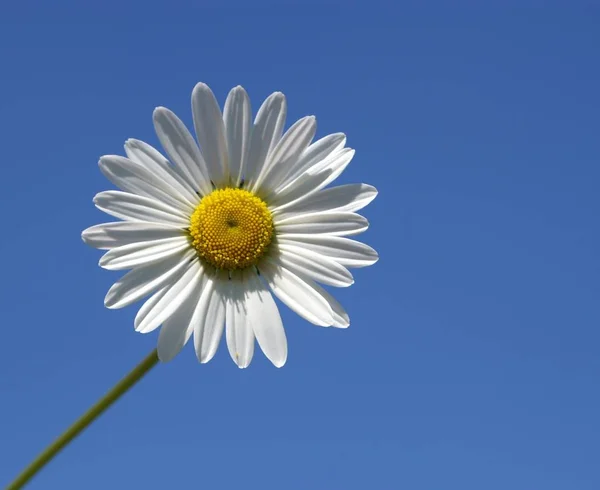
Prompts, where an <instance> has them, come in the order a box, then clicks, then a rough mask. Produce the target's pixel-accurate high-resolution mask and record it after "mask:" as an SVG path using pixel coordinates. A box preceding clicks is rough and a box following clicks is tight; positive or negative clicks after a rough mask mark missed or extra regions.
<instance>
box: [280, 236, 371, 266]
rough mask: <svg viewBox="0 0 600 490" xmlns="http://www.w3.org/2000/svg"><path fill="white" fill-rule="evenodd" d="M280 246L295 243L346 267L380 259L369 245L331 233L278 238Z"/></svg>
mask: <svg viewBox="0 0 600 490" xmlns="http://www.w3.org/2000/svg"><path fill="white" fill-rule="evenodd" d="M278 241H279V243H280V246H283V245H286V244H287V245H295V246H297V247H302V248H304V249H305V250H308V251H313V252H317V253H318V254H322V255H325V256H327V257H331V258H332V259H334V260H335V261H336V262H338V263H340V264H342V265H344V266H346V267H366V266H369V265H373V264H374V263H375V262H377V261H378V260H379V255H377V252H376V251H375V250H374V249H373V248H371V247H369V246H368V245H366V244H364V243H361V242H357V241H355V240H351V239H350V238H343V237H337V236H329V235H294V236H293V237H292V236H290V237H286V238H281V237H279V238H278Z"/></svg>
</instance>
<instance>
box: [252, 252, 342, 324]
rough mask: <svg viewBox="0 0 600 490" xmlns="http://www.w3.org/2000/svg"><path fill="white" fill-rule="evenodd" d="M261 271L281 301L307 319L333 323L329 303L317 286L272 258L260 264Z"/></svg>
mask: <svg viewBox="0 0 600 490" xmlns="http://www.w3.org/2000/svg"><path fill="white" fill-rule="evenodd" d="M260 273H261V275H262V276H263V277H264V278H265V280H266V281H267V282H268V284H269V287H270V288H271V290H272V291H273V293H274V294H275V296H277V297H278V298H279V299H280V300H281V301H283V302H284V303H285V304H286V305H287V306H288V307H289V308H290V309H291V310H293V311H295V312H296V313H297V314H298V315H300V316H301V317H302V318H304V319H305V320H307V321H309V322H311V323H313V324H315V325H321V326H328V325H331V324H332V323H333V316H332V311H331V308H330V307H329V303H327V301H325V299H324V298H323V296H321V294H319V292H318V291H316V290H315V288H313V287H311V286H310V285H309V284H308V283H307V282H306V281H304V280H303V279H301V278H300V277H298V276H297V275H296V274H294V273H293V272H291V271H290V270H288V269H286V268H285V267H283V266H282V265H281V264H280V263H279V262H277V261H276V260H273V259H271V258H266V259H264V260H263V261H262V262H261V264H260Z"/></svg>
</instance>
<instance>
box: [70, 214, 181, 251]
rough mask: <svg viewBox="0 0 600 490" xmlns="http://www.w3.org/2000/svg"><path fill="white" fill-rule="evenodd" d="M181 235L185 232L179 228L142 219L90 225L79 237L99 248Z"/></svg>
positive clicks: (109, 247) (105, 248)
mask: <svg viewBox="0 0 600 490" xmlns="http://www.w3.org/2000/svg"><path fill="white" fill-rule="evenodd" d="M181 236H185V232H184V231H183V230H182V229H181V228H178V227H175V226H170V225H162V224H159V223H148V222H143V221H115V222H114V223H102V224H100V225H95V226H91V227H90V228H88V229H87V230H84V231H83V232H82V233H81V238H82V239H83V241H84V242H85V243H86V244H88V245H89V246H91V247H94V248H99V249H101V250H108V249H111V248H115V247H121V246H123V245H128V244H130V243H137V242H148V241H151V240H160V239H163V238H175V237H181Z"/></svg>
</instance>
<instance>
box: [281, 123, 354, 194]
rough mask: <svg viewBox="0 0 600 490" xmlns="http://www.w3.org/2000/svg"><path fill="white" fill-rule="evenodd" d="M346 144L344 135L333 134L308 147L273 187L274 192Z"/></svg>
mask: <svg viewBox="0 0 600 490" xmlns="http://www.w3.org/2000/svg"><path fill="white" fill-rule="evenodd" d="M345 144H346V135H345V134H344V133H335V134H330V135H328V136H325V137H324V138H321V139H320V140H317V141H315V142H314V143H313V144H312V145H310V146H309V147H308V148H307V149H306V150H305V151H304V153H302V155H301V156H300V158H299V159H298V160H297V161H296V163H294V164H293V165H292V167H291V168H290V171H289V172H288V174H287V175H286V176H285V178H284V179H282V181H281V182H280V183H279V185H278V186H277V187H275V192H279V191H280V190H281V189H283V188H284V187H285V186H286V185H287V184H289V183H290V182H292V181H293V180H295V179H296V178H297V177H299V176H300V175H302V174H303V173H304V172H305V171H306V170H308V169H309V168H312V167H314V166H315V165H317V164H318V163H319V162H322V161H324V160H326V159H327V157H329V156H330V155H331V154H333V153H334V152H335V151H336V150H339V149H341V148H342V147H343V146H344V145H345Z"/></svg>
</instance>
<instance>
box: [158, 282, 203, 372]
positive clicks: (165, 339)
mask: <svg viewBox="0 0 600 490" xmlns="http://www.w3.org/2000/svg"><path fill="white" fill-rule="evenodd" d="M201 292H202V280H200V281H197V282H196V286H195V288H194V289H193V291H192V292H191V293H190V294H189V296H188V297H187V298H186V299H185V300H184V301H183V303H181V306H179V308H177V310H175V312H174V313H173V314H172V315H171V316H170V317H169V318H167V319H166V320H165V321H164V324H163V326H162V328H161V329H160V333H159V335H158V346H157V351H158V358H159V359H160V360H161V362H169V361H170V360H171V359H173V358H174V357H175V356H176V355H177V354H179V352H180V351H181V349H182V348H183V346H184V345H185V344H186V343H187V341H188V339H189V333H190V332H191V329H190V324H191V322H192V315H193V313H194V310H195V309H196V305H197V304H198V299H199V297H200V294H201Z"/></svg>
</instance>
